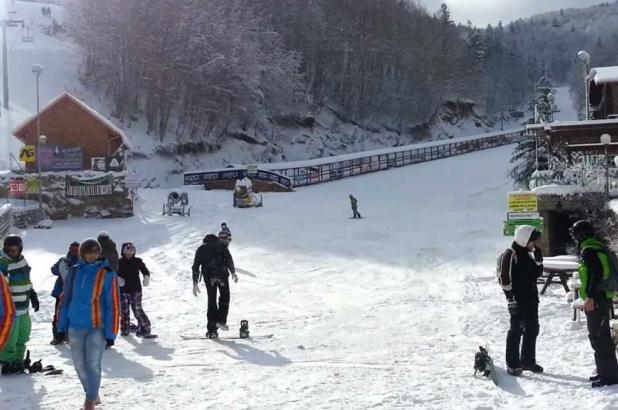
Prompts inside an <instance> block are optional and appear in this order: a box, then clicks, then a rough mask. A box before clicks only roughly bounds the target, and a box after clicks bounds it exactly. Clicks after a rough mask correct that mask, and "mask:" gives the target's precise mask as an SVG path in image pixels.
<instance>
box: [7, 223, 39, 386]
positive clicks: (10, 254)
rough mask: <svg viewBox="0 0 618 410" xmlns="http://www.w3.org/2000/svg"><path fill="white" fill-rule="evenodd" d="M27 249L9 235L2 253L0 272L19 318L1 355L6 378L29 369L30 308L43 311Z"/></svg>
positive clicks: (17, 239)
mask: <svg viewBox="0 0 618 410" xmlns="http://www.w3.org/2000/svg"><path fill="white" fill-rule="evenodd" d="M23 248H24V246H23V242H22V239H21V237H19V236H18V235H8V236H7V237H6V238H5V239H4V246H3V248H2V252H1V253H0V272H1V273H2V275H4V276H5V277H6V278H7V279H8V282H9V287H10V288H11V299H12V300H13V304H14V306H15V316H16V317H15V323H14V325H13V329H12V330H11V333H10V335H9V339H8V341H7V342H6V345H5V346H4V349H2V350H1V351H0V363H2V365H3V366H2V372H3V374H10V373H21V372H23V371H24V369H25V367H26V366H27V365H28V364H27V363H26V362H24V359H25V355H26V343H28V341H29V340H30V332H31V328H32V322H31V320H30V313H29V312H30V306H32V308H33V309H34V311H35V312H38V311H39V299H38V297H37V294H36V292H35V291H34V289H33V288H32V281H31V280H30V270H31V268H30V265H28V262H27V261H26V258H24V255H23V254H22V252H23Z"/></svg>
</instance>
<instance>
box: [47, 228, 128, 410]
mask: <svg viewBox="0 0 618 410" xmlns="http://www.w3.org/2000/svg"><path fill="white" fill-rule="evenodd" d="M79 256H80V258H81V259H80V261H79V263H78V264H77V265H76V266H74V267H73V268H71V269H70V270H69V273H68V274H67V278H66V280H65V283H64V292H63V295H62V300H61V302H60V310H59V314H58V333H59V336H60V337H64V336H65V335H66V332H67V330H68V331H69V334H70V338H69V345H70V346H71V356H72V358H73V366H75V371H76V372H77V375H78V377H79V380H80V381H81V383H82V386H83V387H84V391H85V393H86V400H85V402H84V409H85V410H93V409H94V408H95V405H96V404H97V403H98V402H100V400H99V388H100V386H101V360H102V357H103V352H104V351H105V348H106V346H113V345H114V340H115V339H116V335H117V334H118V327H119V325H120V323H119V322H120V291H119V288H118V276H117V275H116V272H114V271H113V270H112V269H111V267H110V266H109V264H108V262H107V260H106V259H105V258H102V257H101V245H100V244H99V242H98V241H96V240H94V239H87V240H85V241H84V242H82V244H81V246H80V248H79Z"/></svg>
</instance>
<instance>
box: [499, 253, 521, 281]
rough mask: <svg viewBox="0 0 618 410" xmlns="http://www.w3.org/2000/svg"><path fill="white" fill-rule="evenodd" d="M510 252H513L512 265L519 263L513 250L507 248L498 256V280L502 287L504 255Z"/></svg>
mask: <svg viewBox="0 0 618 410" xmlns="http://www.w3.org/2000/svg"><path fill="white" fill-rule="evenodd" d="M508 251H511V255H512V256H511V264H513V263H517V252H515V249H513V248H506V249H505V250H504V252H502V253H501V254H500V255H498V259H497V260H496V279H497V280H498V283H499V284H501V285H502V258H503V257H504V254H505V253H506V252H508Z"/></svg>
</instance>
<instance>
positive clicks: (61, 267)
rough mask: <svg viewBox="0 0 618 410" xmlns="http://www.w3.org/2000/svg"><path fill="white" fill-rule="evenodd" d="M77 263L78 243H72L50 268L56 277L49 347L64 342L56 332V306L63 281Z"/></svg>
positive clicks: (62, 287) (58, 302)
mask: <svg viewBox="0 0 618 410" xmlns="http://www.w3.org/2000/svg"><path fill="white" fill-rule="evenodd" d="M77 262H79V242H72V243H71V245H69V252H68V253H67V255H66V256H63V257H62V258H60V259H58V262H56V263H54V265H53V266H52V267H51V272H52V274H54V275H55V276H58V278H57V279H56V283H55V284H54V290H53V291H52V297H53V298H54V299H56V304H55V307H54V320H53V322H52V333H53V335H54V338H53V339H52V341H51V342H50V343H49V344H51V345H58V344H60V343H63V342H64V341H65V340H64V339H60V338H59V337H58V330H57V329H56V322H57V321H58V305H59V304H60V296H61V295H62V289H64V280H65V278H66V277H67V273H68V272H69V269H70V268H71V267H72V266H75V265H77Z"/></svg>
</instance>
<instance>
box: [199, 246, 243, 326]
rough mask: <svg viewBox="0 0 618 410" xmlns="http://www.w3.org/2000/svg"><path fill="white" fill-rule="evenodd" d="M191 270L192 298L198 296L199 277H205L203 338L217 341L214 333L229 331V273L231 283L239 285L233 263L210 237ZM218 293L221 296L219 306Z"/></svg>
mask: <svg viewBox="0 0 618 410" xmlns="http://www.w3.org/2000/svg"><path fill="white" fill-rule="evenodd" d="M200 269H201V270H200ZM192 270H193V295H194V296H195V297H197V294H198V293H200V289H199V286H198V283H199V280H200V275H201V276H203V277H204V281H205V282H206V291H207V294H208V314H207V317H208V325H207V333H206V337H208V338H217V337H219V335H218V333H217V329H222V330H228V326H227V315H228V311H229V307H230V283H229V280H228V276H229V273H231V274H232V279H234V282H238V276H237V275H236V270H235V269H234V260H233V259H232V255H231V254H230V251H229V250H228V248H227V247H226V246H225V245H223V244H222V243H221V242H219V239H218V238H217V237H216V236H215V235H212V234H209V235H206V237H205V238H204V241H203V243H202V245H201V246H200V247H199V248H198V249H197V252H195V260H194V262H193V267H192ZM228 272H229V273H228ZM217 290H218V291H219V294H220V296H219V304H218V306H217Z"/></svg>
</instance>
